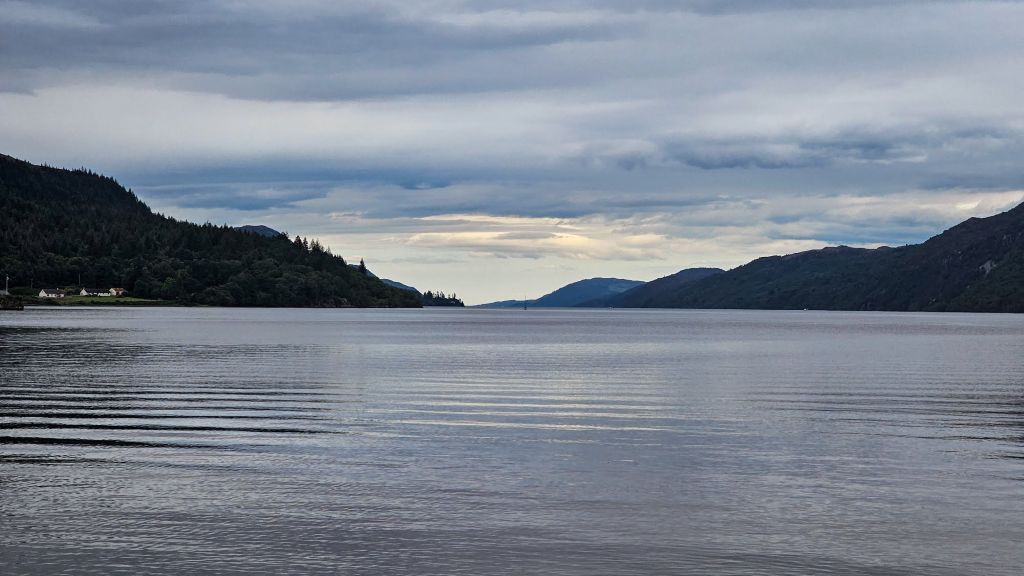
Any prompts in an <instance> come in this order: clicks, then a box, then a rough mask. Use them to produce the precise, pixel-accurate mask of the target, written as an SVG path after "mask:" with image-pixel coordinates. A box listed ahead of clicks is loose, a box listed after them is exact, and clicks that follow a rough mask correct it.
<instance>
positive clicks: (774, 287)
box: [643, 204, 1024, 312]
mask: <svg viewBox="0 0 1024 576" xmlns="http://www.w3.org/2000/svg"><path fill="white" fill-rule="evenodd" d="M643 305H644V306H648V307H666V308H760V309H804V308H807V309H821V310H892V311H965V312H1024V204H1022V205H1020V206H1017V207H1016V208H1014V209H1012V210H1009V211H1007V212H1004V213H1002V214H997V215H995V216H990V217H988V218H971V219H969V220H966V221H965V222H962V223H960V224H958V225H956V226H954V227H952V228H950V229H949V230H946V231H945V232H943V233H941V234H939V235H938V236H935V237H933V238H931V239H929V240H927V241H926V242H923V243H921V244H915V245H910V246H902V247H899V248H878V249H873V250H869V249H860V248H849V247H845V246H839V247H834V248H824V249H821V250H812V251H808V252H801V253H798V254H790V255H788V256H770V257H766V258H759V259H757V260H754V261H753V262H750V263H749V264H746V265H744V266H740V267H738V268H735V269H733V270H729V271H728V272H723V273H721V274H716V275H713V276H710V277H708V278H705V279H703V280H699V281H697V282H695V283H693V284H690V285H687V286H684V287H682V288H680V289H677V290H672V291H668V292H666V293H664V294H661V295H659V296H658V297H657V298H652V299H651V300H649V301H647V302H645V303H644V304H643Z"/></svg>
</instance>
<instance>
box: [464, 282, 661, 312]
mask: <svg viewBox="0 0 1024 576" xmlns="http://www.w3.org/2000/svg"><path fill="white" fill-rule="evenodd" d="M642 284H643V282H641V281H639V280H625V279H622V278H588V279H586V280H580V281H578V282H573V283H572V284H567V285H565V286H562V287H561V288H559V289H557V290H555V291H554V292H551V293H549V294H545V295H544V296H541V297H540V298H536V299H534V300H504V301H501V302H490V303H487V304H481V305H480V306H479V307H480V308H521V307H522V306H524V305H526V306H528V307H529V306H533V307H536V308H571V307H573V306H579V305H581V304H583V303H584V302H589V301H592V300H602V299H604V298H608V297H611V296H614V295H616V294H621V293H622V292H625V291H627V290H630V289H632V288H636V287H637V286H640V285H642Z"/></svg>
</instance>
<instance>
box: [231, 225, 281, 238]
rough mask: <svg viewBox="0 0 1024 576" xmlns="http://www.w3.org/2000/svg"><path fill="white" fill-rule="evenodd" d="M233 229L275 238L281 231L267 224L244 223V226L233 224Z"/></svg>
mask: <svg viewBox="0 0 1024 576" xmlns="http://www.w3.org/2000/svg"><path fill="white" fill-rule="evenodd" d="M235 230H238V231H240V232H248V233H249V234H256V235H257V236H263V237H264V238H275V237H277V236H280V235H281V233H280V232H278V231H277V230H274V229H273V228H271V227H269V226H264V225H262V224H256V225H252V224H246V225H245V226H235Z"/></svg>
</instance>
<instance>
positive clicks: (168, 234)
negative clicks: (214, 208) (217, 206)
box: [0, 155, 420, 307]
mask: <svg viewBox="0 0 1024 576" xmlns="http://www.w3.org/2000/svg"><path fill="white" fill-rule="evenodd" d="M0 274H6V275H8V276H10V277H11V284H12V286H34V287H36V288H40V287H67V286H83V285H84V286H103V287H123V288H126V289H128V291H129V293H130V294H131V295H133V296H137V297H141V298H158V299H163V300H174V301H178V302H182V303H187V304H208V305H223V306H346V305H351V306H412V307H415V306H419V305H420V298H419V296H418V295H417V294H415V293H413V292H409V291H407V290H399V289H397V288H392V287H389V286H386V285H385V284H384V283H382V282H381V281H379V280H377V279H376V278H373V277H371V276H369V275H364V274H361V273H360V272H359V271H358V270H353V269H351V268H350V267H349V266H348V265H346V263H345V261H344V260H343V259H342V258H340V257H338V256H334V255H332V254H331V253H330V251H328V250H326V249H324V248H323V247H322V246H321V245H320V244H319V243H318V242H316V241H314V242H312V244H310V242H309V241H308V240H306V241H303V240H300V239H299V238H296V239H295V240H289V239H288V238H287V237H286V236H283V235H280V236H274V237H266V236H261V235H259V234H253V233H247V232H244V231H240V230H237V229H233V228H229V227H227V226H214V225H211V224H204V225H197V224H191V223H188V222H179V221H177V220H174V219H173V218H168V217H165V216H161V215H159V214H154V213H153V212H152V211H151V210H150V209H149V208H148V207H147V206H146V205H145V204H144V203H142V201H140V200H139V199H138V198H137V197H136V196H135V195H134V194H133V193H132V192H130V191H129V190H126V189H124V188H123V187H122V186H120V185H119V184H118V183H117V182H116V181H114V180H113V179H112V178H109V177H105V176H100V175H97V174H94V173H91V172H89V171H86V170H65V169H59V168H50V167H46V166H36V165H33V164H29V163H27V162H23V161H21V160H16V159H14V158H11V157H9V156H3V155H0Z"/></svg>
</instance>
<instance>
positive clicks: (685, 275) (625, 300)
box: [580, 268, 722, 308]
mask: <svg viewBox="0 0 1024 576" xmlns="http://www.w3.org/2000/svg"><path fill="white" fill-rule="evenodd" d="M721 272H722V269H721V268H687V269H685V270H680V271H679V272H676V273H675V274H671V275H669V276H664V277H662V278H658V279H656V280H651V281H650V282H646V283H644V284H641V285H639V286H635V287H634V288H632V289H630V290H627V291H625V292H621V293H619V294H613V295H611V296H607V297H604V298H599V299H597V300H590V301H588V302H585V303H583V304H581V305H580V306H586V307H608V308H643V307H645V306H651V305H652V303H655V302H658V301H659V300H660V299H662V298H664V297H665V296H666V295H669V294H674V293H676V292H678V291H680V290H682V289H684V288H685V287H686V286H688V285H690V284H693V283H694V282H697V281H698V280H703V279H704V278H707V277H709V276H714V275H715V274H720V273H721Z"/></svg>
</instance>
